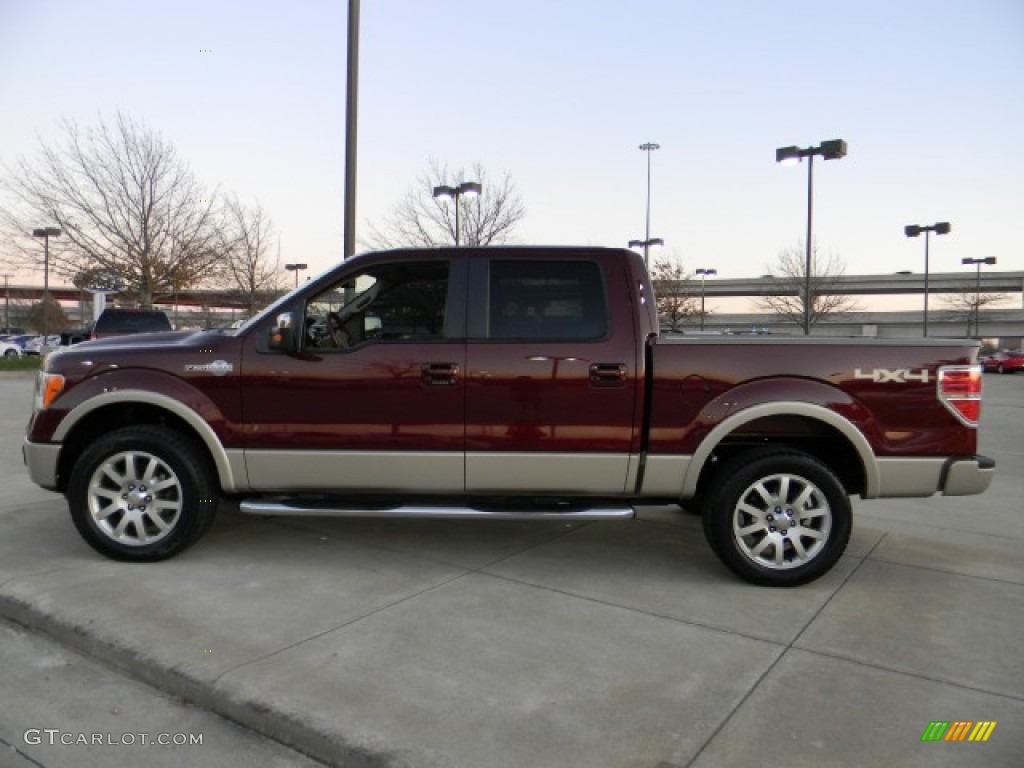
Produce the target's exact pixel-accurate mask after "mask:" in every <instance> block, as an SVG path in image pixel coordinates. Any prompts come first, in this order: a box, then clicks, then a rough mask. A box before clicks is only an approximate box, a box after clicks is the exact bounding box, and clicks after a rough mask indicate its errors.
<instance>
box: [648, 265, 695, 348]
mask: <svg viewBox="0 0 1024 768" xmlns="http://www.w3.org/2000/svg"><path fill="white" fill-rule="evenodd" d="M651 283H652V284H653V286H654V301H655V305H656V306H657V307H658V317H659V318H660V320H661V322H663V323H665V324H666V325H668V327H669V328H670V329H671V330H673V331H678V330H681V329H682V326H683V325H684V324H685V323H686V322H688V321H689V320H691V319H692V318H695V317H696V318H699V317H700V306H699V304H698V300H697V298H696V297H695V296H694V295H693V293H692V291H691V290H690V274H689V273H688V272H687V271H686V268H685V267H684V266H683V265H682V262H680V261H679V260H678V259H676V258H659V259H655V261H654V264H653V266H652V269H651Z"/></svg>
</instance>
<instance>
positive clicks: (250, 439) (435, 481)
mask: <svg viewBox="0 0 1024 768" xmlns="http://www.w3.org/2000/svg"><path fill="white" fill-rule="evenodd" d="M355 261H356V263H358V262H359V261H360V260H358V259H357V260H355ZM362 261H363V263H365V265H366V266H364V267H361V268H359V267H357V266H353V267H352V269H351V270H346V271H344V272H343V273H342V274H341V275H340V276H339V277H338V279H337V280H327V281H325V282H324V284H323V285H322V286H318V288H317V290H316V291H315V292H313V293H312V294H311V295H310V296H309V298H308V300H307V301H305V302H302V303H301V304H296V305H295V306H294V308H293V309H292V315H293V316H295V317H297V318H298V319H300V320H301V319H302V318H303V317H305V318H306V322H305V327H304V328H296V331H298V332H299V334H300V335H301V336H303V338H302V339H301V341H300V342H299V346H298V349H297V351H295V352H290V353H283V352H277V351H272V350H269V349H266V348H265V347H266V345H265V344H264V348H263V349H262V350H261V349H260V348H259V347H258V346H257V347H255V348H252V349H249V350H248V351H247V354H246V358H245V362H244V365H243V368H244V385H243V392H244V395H243V398H244V400H243V403H244V421H245V423H246V430H247V434H246V445H245V460H246V468H247V471H248V475H249V483H250V486H251V487H252V488H253V489H256V490H309V491H324V492H330V491H354V492H361V491H364V492H372V493H380V492H412V493H416V492H419V493H424V492H426V493H451V492H459V493H460V492H462V490H463V489H464V463H465V454H464V451H465V427H464V422H465V411H464V393H465V382H464V374H465V369H466V365H465V364H466V361H465V354H466V347H465V294H466V280H465V276H464V270H463V269H462V267H461V260H459V259H444V258H437V259H435V260H429V261H428V260H423V257H422V256H420V257H419V259H410V258H408V257H406V258H404V259H402V258H391V259H389V258H386V257H385V258H378V257H374V258H372V259H370V260H365V259H364V260H362ZM330 314H333V315H334V317H333V318H332V319H333V320H334V321H338V324H339V325H340V328H338V329H333V328H332V327H331V326H329V325H328V322H327V320H328V315H330ZM332 330H337V331H338V332H337V333H331V331H332ZM256 335H257V336H259V334H256ZM262 335H263V336H264V337H265V336H266V335H267V334H266V332H264V333H263V334H262Z"/></svg>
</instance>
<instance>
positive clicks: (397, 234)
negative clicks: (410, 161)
mask: <svg viewBox="0 0 1024 768" xmlns="http://www.w3.org/2000/svg"><path fill="white" fill-rule="evenodd" d="M464 181H475V182H479V183H480V185H481V187H482V190H483V191H482V192H481V194H480V195H477V196H475V197H469V196H466V195H462V196H460V197H459V198H458V203H457V204H458V206H459V212H458V215H459V242H460V243H461V244H462V245H498V244H501V243H506V242H508V241H509V239H510V238H511V237H512V234H513V231H514V230H515V228H516V226H517V225H518V224H519V222H520V221H522V219H523V217H525V216H526V208H525V207H524V206H523V202H522V200H521V199H520V197H519V193H518V192H517V191H516V187H515V184H514V183H513V182H512V177H511V176H509V174H507V173H506V174H505V176H504V177H503V178H502V179H501V181H498V182H494V181H491V180H490V179H489V178H488V176H487V172H486V171H485V170H484V169H483V166H481V165H480V164H479V163H477V164H476V165H474V166H473V169H472V171H470V172H466V171H464V170H463V169H462V168H459V169H458V170H455V171H450V170H449V169H448V166H447V165H439V164H438V163H437V162H436V161H434V160H432V161H431V162H430V166H429V168H428V169H427V170H426V171H424V172H423V173H422V174H421V175H420V177H419V179H417V180H416V184H415V185H414V186H413V188H412V189H410V190H409V192H408V193H406V196H405V197H404V198H403V199H402V200H401V202H399V203H398V204H397V205H396V206H395V207H394V208H393V209H392V210H391V212H390V213H389V214H388V216H387V218H385V219H384V221H383V222H382V223H381V224H380V226H377V225H374V224H371V225H370V226H369V232H370V235H369V237H368V238H366V239H365V244H366V245H367V246H369V247H371V248H398V247H404V246H424V247H432V246H438V245H450V244H453V243H454V242H455V206H456V203H455V202H454V201H450V200H444V199H440V198H436V197H434V187H438V186H458V185H459V184H460V183H462V182H464Z"/></svg>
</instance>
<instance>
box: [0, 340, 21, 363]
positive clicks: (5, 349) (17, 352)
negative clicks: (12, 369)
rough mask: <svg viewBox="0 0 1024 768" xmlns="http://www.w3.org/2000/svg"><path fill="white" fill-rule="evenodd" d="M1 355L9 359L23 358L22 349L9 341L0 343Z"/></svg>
mask: <svg viewBox="0 0 1024 768" xmlns="http://www.w3.org/2000/svg"><path fill="white" fill-rule="evenodd" d="M0 355H3V356H4V357H5V358H7V359H10V358H13V357H21V347H19V346H18V345H17V344H12V343H11V342H9V341H0Z"/></svg>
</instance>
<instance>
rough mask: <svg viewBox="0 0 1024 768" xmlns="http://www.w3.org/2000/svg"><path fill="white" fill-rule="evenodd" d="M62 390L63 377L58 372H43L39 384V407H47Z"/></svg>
mask: <svg viewBox="0 0 1024 768" xmlns="http://www.w3.org/2000/svg"><path fill="white" fill-rule="evenodd" d="M63 391H64V377H63V376H61V375H60V374H59V373H44V374H42V380H41V382H40V386H39V394H40V398H39V407H40V408H49V407H50V404H51V403H52V402H53V401H54V400H56V399H57V396H58V395H59V394H60V393H61V392H63Z"/></svg>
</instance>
